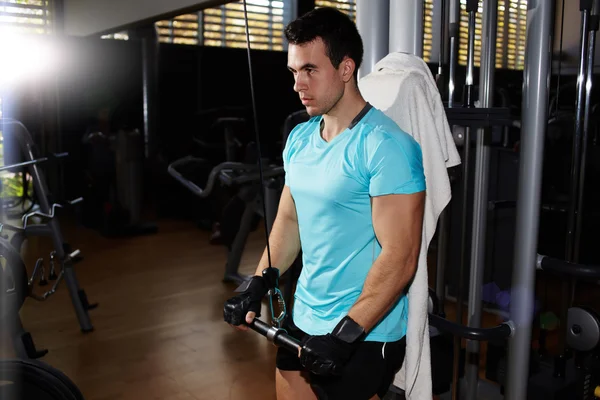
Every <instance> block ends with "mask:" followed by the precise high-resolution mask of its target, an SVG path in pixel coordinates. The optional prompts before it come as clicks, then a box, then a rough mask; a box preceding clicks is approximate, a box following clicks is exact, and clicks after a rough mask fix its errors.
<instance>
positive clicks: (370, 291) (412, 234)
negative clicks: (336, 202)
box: [348, 192, 425, 332]
mask: <svg viewBox="0 0 600 400" xmlns="http://www.w3.org/2000/svg"><path fill="white" fill-rule="evenodd" d="M424 203H425V192H420V193H415V194H395V195H387V196H378V197H375V198H373V199H372V204H373V207H372V208H373V217H372V218H373V227H374V229H375V235H376V236H377V239H378V240H379V243H380V244H381V247H382V251H381V254H380V255H379V257H377V259H376V260H375V262H374V264H373V266H372V267H371V270H370V271H369V274H368V275H367V279H366V281H365V284H364V287H363V290H362V293H361V295H360V297H359V298H358V300H357V301H356V303H355V304H354V305H353V306H352V308H351V309H350V312H349V313H348V315H349V316H350V318H352V319H353V320H354V321H356V322H357V323H358V324H360V325H361V326H362V327H363V328H364V329H365V331H367V332H368V331H370V330H371V329H372V328H373V327H374V326H375V325H376V324H377V323H378V322H379V321H380V320H381V319H382V318H383V317H384V316H385V314H386V313H387V312H388V311H389V310H390V308H391V307H392V306H393V305H394V304H395V303H396V301H397V300H398V299H399V298H400V296H401V295H402V292H403V291H404V289H405V288H406V285H407V284H408V283H409V282H410V281H411V279H412V278H413V276H414V274H415V271H416V269H417V263H418V259H419V251H420V248H421V235H422V226H423V210H424Z"/></svg>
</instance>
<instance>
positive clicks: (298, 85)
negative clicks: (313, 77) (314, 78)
mask: <svg viewBox="0 0 600 400" xmlns="http://www.w3.org/2000/svg"><path fill="white" fill-rule="evenodd" d="M303 90H306V81H305V80H304V79H303V78H302V75H300V74H299V75H298V76H297V77H296V78H295V80H294V91H295V92H297V93H300V92H301V91H303Z"/></svg>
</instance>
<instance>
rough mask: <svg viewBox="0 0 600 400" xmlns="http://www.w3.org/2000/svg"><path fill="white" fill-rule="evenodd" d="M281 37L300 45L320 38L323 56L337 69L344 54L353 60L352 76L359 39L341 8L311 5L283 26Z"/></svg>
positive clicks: (360, 50) (360, 52) (360, 44)
mask: <svg viewBox="0 0 600 400" xmlns="http://www.w3.org/2000/svg"><path fill="white" fill-rule="evenodd" d="M285 37H286V39H287V41H288V42H289V43H290V44H295V45H302V44H305V43H310V42H312V41H314V40H316V39H317V38H321V39H322V40H323V43H324V44H325V48H326V51H327V56H328V57H329V59H330V60H331V64H333V66H334V67H335V68H336V69H337V68H338V67H339V66H340V63H341V62H342V60H343V59H344V57H346V56H348V57H349V58H351V59H352V60H354V63H355V64H356V69H355V71H354V78H355V79H356V78H357V76H358V69H359V68H360V65H361V64H362V60H363V51H364V50H363V42H362V38H361V37H360V34H359V33H358V29H357V28H356V25H355V24H354V22H353V21H352V20H351V19H350V18H349V17H348V16H347V15H346V14H344V13H343V12H341V11H339V10H338V9H336V8H332V7H319V8H315V9H313V10H311V11H309V12H307V13H306V14H304V15H303V16H301V17H300V18H298V19H295V20H294V21H292V22H290V23H289V24H288V26H287V27H286V28H285Z"/></svg>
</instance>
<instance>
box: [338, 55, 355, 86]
mask: <svg viewBox="0 0 600 400" xmlns="http://www.w3.org/2000/svg"><path fill="white" fill-rule="evenodd" d="M355 68H356V64H355V63H354V60H353V59H351V58H350V57H344V59H343V60H342V62H341V63H340V68H339V69H340V71H341V73H342V79H343V81H344V83H348V82H350V80H352V78H354V69H355Z"/></svg>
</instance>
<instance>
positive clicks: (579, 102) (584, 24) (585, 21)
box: [565, 0, 592, 262]
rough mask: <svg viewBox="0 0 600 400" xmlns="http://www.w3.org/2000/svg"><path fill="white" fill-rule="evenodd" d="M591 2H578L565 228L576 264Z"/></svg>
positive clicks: (569, 253)
mask: <svg viewBox="0 0 600 400" xmlns="http://www.w3.org/2000/svg"><path fill="white" fill-rule="evenodd" d="M591 8H592V2H591V1H584V0H580V9H581V14H582V15H581V47H580V49H579V50H580V54H579V56H580V60H579V72H578V76H577V98H576V100H575V101H576V103H575V104H576V106H575V131H574V134H573V160H572V162H571V193H570V201H569V220H568V227H567V245H566V255H565V258H566V260H567V261H573V262H577V261H578V260H576V259H575V251H574V248H575V245H576V243H575V225H576V221H577V195H578V193H579V168H580V162H581V137H582V135H583V113H584V106H585V104H584V103H585V79H586V70H587V50H588V41H589V35H588V32H589V25H590V22H589V21H590V18H589V17H590V11H591Z"/></svg>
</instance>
